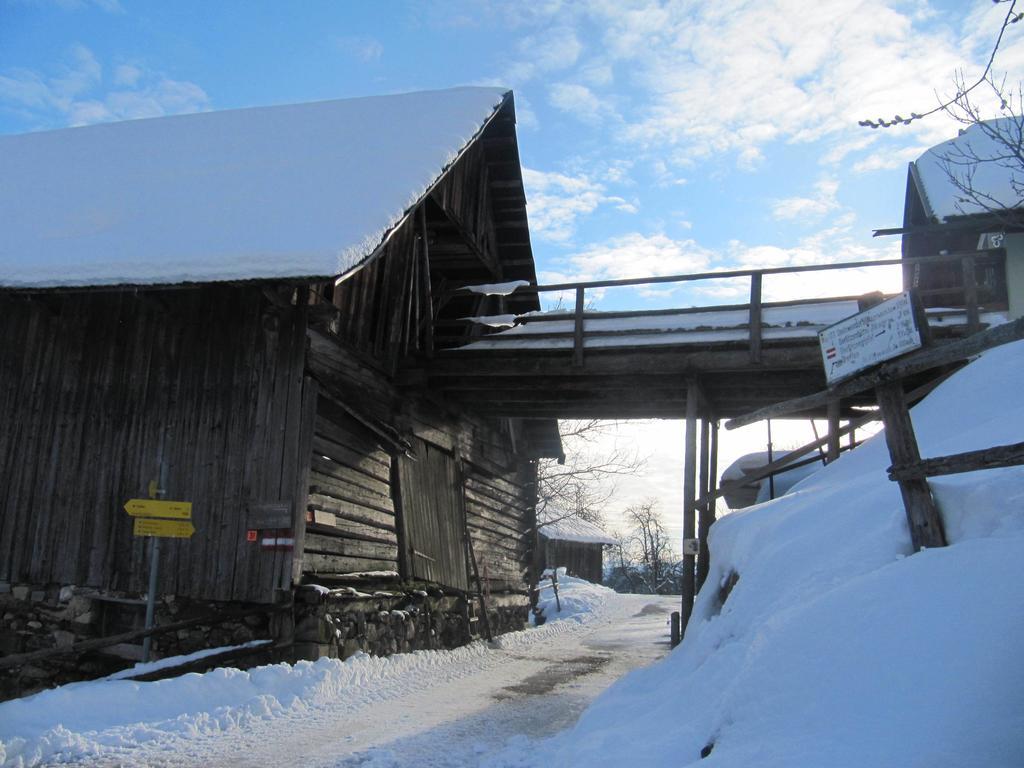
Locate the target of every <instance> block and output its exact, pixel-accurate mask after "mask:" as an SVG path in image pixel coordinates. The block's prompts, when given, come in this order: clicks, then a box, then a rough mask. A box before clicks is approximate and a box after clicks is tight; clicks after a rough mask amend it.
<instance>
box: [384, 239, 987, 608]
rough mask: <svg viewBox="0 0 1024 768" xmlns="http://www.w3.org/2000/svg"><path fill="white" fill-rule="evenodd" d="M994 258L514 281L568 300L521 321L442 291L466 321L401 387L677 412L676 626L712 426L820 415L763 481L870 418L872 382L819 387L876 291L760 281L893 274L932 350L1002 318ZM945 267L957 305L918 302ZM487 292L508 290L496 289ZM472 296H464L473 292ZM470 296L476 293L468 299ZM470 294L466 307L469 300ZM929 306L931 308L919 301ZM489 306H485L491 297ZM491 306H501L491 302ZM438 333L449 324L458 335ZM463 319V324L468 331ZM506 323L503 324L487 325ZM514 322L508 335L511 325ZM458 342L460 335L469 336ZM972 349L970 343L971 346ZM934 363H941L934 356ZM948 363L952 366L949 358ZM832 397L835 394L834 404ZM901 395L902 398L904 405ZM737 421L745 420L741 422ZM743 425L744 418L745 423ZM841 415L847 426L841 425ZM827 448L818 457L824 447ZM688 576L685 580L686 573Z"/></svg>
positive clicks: (589, 409) (593, 408) (713, 467)
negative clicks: (680, 459) (592, 299)
mask: <svg viewBox="0 0 1024 768" xmlns="http://www.w3.org/2000/svg"><path fill="white" fill-rule="evenodd" d="M1001 255H1002V254H1001V252H999V253H993V252H985V251H983V252H970V253H954V254H942V255H937V256H929V257H923V258H916V259H883V260H874V261H861V262H843V263H835V264H821V265H810V266H802V267H779V268H771V269H751V270H731V271H721V272H705V273H699V274H690V275H672V276H666V277H653V278H637V279H630V280H602V281H592V282H585V283H561V284H552V285H539V286H531V285H521V286H516V287H515V288H514V291H515V293H516V294H531V293H532V294H538V295H539V294H544V293H562V294H564V293H565V292H571V293H572V294H573V295H574V296H575V305H574V307H573V310H572V311H571V312H570V311H563V312H548V313H529V314H526V315H520V316H515V317H513V316H486V317H479V315H480V314H481V309H482V308H483V307H484V306H486V305H487V303H486V302H485V301H484V299H483V298H481V296H483V295H486V294H487V293H488V292H489V290H488V289H487V287H481V286H467V287H466V288H463V289H461V290H459V291H456V292H454V293H450V294H448V295H446V296H444V297H441V303H440V308H443V307H444V306H445V303H446V302H449V301H450V302H454V303H458V302H461V306H463V307H465V308H466V311H467V312H470V313H471V314H472V317H466V318H463V319H462V320H461V321H454V320H452V319H450V318H451V317H452V314H451V311H450V310H451V307H449V308H448V312H447V313H446V317H447V318H449V319H447V320H445V321H441V323H440V324H439V327H436V328H435V329H434V332H435V337H436V338H437V339H438V340H439V342H440V343H438V344H437V349H436V351H435V352H434V353H433V356H432V359H431V360H429V361H428V362H427V363H426V365H425V366H424V367H421V368H419V369H417V370H416V371H415V373H410V374H408V375H406V376H405V377H404V379H403V378H402V377H399V381H400V382H403V383H405V384H406V385H410V386H424V385H426V386H428V387H429V389H430V390H431V391H434V392H440V393H442V394H443V396H444V397H445V398H446V399H450V400H452V401H456V402H459V403H461V404H464V405H466V406H469V407H472V408H476V409H478V410H480V411H481V412H482V413H485V414H487V415H491V416H508V417H520V418H524V419H551V418H603V419H624V418H681V419H685V422H686V432H685V441H684V445H685V457H684V469H683V503H684V508H683V562H684V578H683V597H682V611H683V624H684V626H685V623H686V619H687V618H688V617H689V614H690V611H691V610H692V605H693V598H694V596H695V594H696V591H697V590H698V589H699V588H700V585H701V584H702V583H703V581H704V579H705V578H706V576H707V573H708V567H709V561H708V555H707V537H708V531H709V529H710V527H711V524H712V523H713V522H714V519H715V499H717V497H718V496H719V495H721V492H722V491H721V489H720V488H718V487H717V474H718V471H717V455H718V430H719V420H720V419H730V418H731V419H733V421H734V423H739V422H740V421H745V422H748V423H749V422H750V421H752V420H756V419H757V418H763V415H759V416H757V417H756V418H753V419H752V418H751V417H750V416H749V415H750V414H751V413H755V414H769V413H770V412H771V409H772V408H773V407H775V408H777V404H779V403H782V402H783V401H789V402H790V403H800V404H802V407H800V408H793V407H787V408H785V409H779V408H777V412H778V413H779V414H781V415H783V416H784V417H785V418H801V419H806V418H826V419H827V420H828V425H829V426H828V433H827V435H826V436H825V437H824V438H822V439H821V440H818V441H816V443H811V444H809V445H808V446H804V447H803V448H801V449H798V450H797V451H792V452H790V453H789V455H788V456H787V457H786V459H784V460H782V461H778V462H774V463H771V464H770V465H769V467H767V468H766V470H765V475H767V474H770V473H772V472H776V471H780V470H781V469H783V468H784V465H786V464H788V466H787V467H786V468H789V467H791V466H792V463H791V462H792V461H793V460H794V459H795V458H796V457H798V456H800V455H806V454H807V453H810V452H811V451H813V450H815V448H817V449H819V450H821V451H822V452H823V454H824V455H825V456H826V458H827V460H829V461H831V460H834V459H836V458H837V457H838V455H839V453H840V451H841V450H842V448H841V446H840V436H841V435H843V434H846V433H848V432H852V431H853V430H854V429H856V428H857V427H859V426H862V425H864V424H866V423H867V422H868V421H871V420H873V419H875V418H877V412H876V411H865V410H864V407H865V406H874V405H875V392H874V390H873V389H871V388H870V387H864V388H856V387H848V388H846V389H845V390H842V389H835V388H834V389H832V390H827V389H826V380H825V375H824V365H823V362H822V357H821V351H820V347H819V343H818V332H819V331H820V330H822V329H823V328H825V327H827V326H829V325H831V324H833V323H835V322H838V321H839V320H842V319H844V318H846V317H849V316H851V315H853V314H856V313H857V312H858V311H860V310H861V309H864V308H866V307H867V306H870V305H872V304H875V303H878V302H880V301H882V300H884V299H885V298H887V297H886V296H885V295H883V294H882V293H880V292H878V293H874V294H868V295H861V296H837V297H832V298H813V299H799V300H791V301H777V302H765V301H763V288H764V282H765V278H766V277H772V276H779V275H800V274H804V273H812V272H828V273H832V274H834V275H835V276H836V282H837V284H841V280H842V274H843V272H844V271H846V270H852V269H858V270H859V269H864V268H884V267H889V268H892V267H896V268H899V269H900V270H901V272H902V278H903V284H904V286H906V287H908V288H910V289H914V290H915V292H916V293H917V297H918V302H917V306H918V308H919V317H918V318H917V320H918V327H919V328H920V329H921V330H922V335H923V336H925V337H926V339H925V341H926V342H927V343H929V344H933V345H935V346H939V345H941V344H942V343H944V342H946V343H950V344H956V342H957V340H958V339H960V338H962V337H966V336H970V335H972V334H975V333H976V332H977V331H979V330H980V329H982V328H983V327H985V326H987V325H989V324H991V323H996V322H1001V321H1002V320H1003V319H1004V318H1005V314H1003V313H1004V312H1005V309H1006V307H1005V305H1003V306H996V305H992V304H987V305H984V306H983V305H982V303H981V302H980V301H979V285H978V282H977V280H976V274H977V272H976V267H977V265H978V263H979V262H981V263H984V262H985V260H986V259H991V258H998V257H1000V256H1001ZM931 262H952V266H953V267H956V266H957V262H960V265H961V267H962V268H961V269H960V270H957V271H959V272H960V273H961V274H962V276H963V281H962V285H961V286H959V289H958V291H959V293H961V294H962V301H960V302H950V301H949V293H950V289H949V287H948V286H946V287H943V288H942V301H943V303H946V304H949V303H954V304H957V305H958V306H955V307H953V308H950V307H948V306H946V307H935V308H931V309H928V310H925V309H923V308H921V302H920V299H922V298H924V299H927V293H928V292H927V291H917V290H916V287H915V286H914V277H913V276H914V275H916V274H917V273H918V271H919V270H918V267H919V266H920V265H921V264H922V263H931ZM727 278H731V279H740V280H746V281H747V284H748V285H747V287H748V290H749V301H748V302H747V303H744V304H731V305H719V306H708V307H695V308H687V309H672V310H644V311H627V312H595V311H591V310H588V309H587V292H588V291H597V290H600V289H607V288H616V287H624V286H648V287H650V286H664V285H666V284H670V285H676V284H682V283H698V282H701V281H713V280H723V279H727ZM493 290H494V292H493V293H491V295H492V296H494V295H498V296H503V295H507V293H510V292H511V291H510V290H509V287H508V286H494V289H493ZM469 294H472V295H473V296H470V295H469ZM474 296H475V297H476V298H473V297H474ZM467 299H471V303H468V302H467ZM925 303H927V301H926V302H925ZM490 306H491V307H493V306H494V302H491V305H490ZM497 308H498V310H499V312H500V311H501V309H502V308H503V303H502V299H499V300H498V302H497ZM460 323H461V325H462V328H461V329H459V330H461V336H460V334H459V333H458V332H456V333H455V334H453V336H452V338H450V339H447V343H445V338H444V336H443V330H444V327H445V325H446V326H447V327H455V328H456V329H458V326H459V324H460ZM468 324H471V326H470V327H471V328H472V330H470V331H469V332H468V333H467V332H466V326H467V325H468ZM495 325H504V326H506V327H507V330H494V327H493V326H495ZM508 326H511V327H508ZM467 337H468V338H467ZM968 341H969V340H968ZM936 359H938V358H936ZM960 359H962V357H959V358H958V357H950V358H949V359H944V360H943V361H942V362H936V363H935V364H934V365H929V364H926V365H923V366H917V367H914V368H912V369H910V370H908V371H907V372H906V374H905V375H903V376H901V380H902V382H903V384H902V385H899V386H901V387H902V386H905V387H906V388H907V389H908V390H909V393H908V395H907V399H908V400H912V399H914V398H918V397H922V396H923V395H924V394H926V393H927V392H928V391H930V389H931V387H933V386H934V385H935V384H936V383H937V382H938V381H940V380H941V378H942V377H943V376H944V375H946V374H947V373H948V371H949V370H950V368H951V367H953V366H955V365H958V364H959V360H960ZM950 360H955V361H956V362H953V363H951V362H950ZM833 395H834V396H833ZM903 397H904V395H903V392H902V389H901V391H900V393H899V398H900V400H901V401H902V399H903ZM735 417H741V418H739V419H737V418H735ZM742 417H746V418H742ZM843 419H845V420H847V421H848V423H847V425H846V427H842V426H841V420H843ZM826 449H827V450H826ZM686 574H689V577H687V576H686Z"/></svg>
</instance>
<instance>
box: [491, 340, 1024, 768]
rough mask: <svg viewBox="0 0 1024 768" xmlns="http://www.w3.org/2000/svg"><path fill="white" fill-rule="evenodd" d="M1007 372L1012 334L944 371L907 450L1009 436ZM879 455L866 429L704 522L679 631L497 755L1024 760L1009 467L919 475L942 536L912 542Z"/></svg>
mask: <svg viewBox="0 0 1024 768" xmlns="http://www.w3.org/2000/svg"><path fill="white" fill-rule="evenodd" d="M1022 383H1024V342H1018V343H1016V344H1013V345H1008V346H1005V347H1001V348H998V349H994V350H992V351H990V352H988V353H987V354H985V355H984V356H983V357H982V358H981V359H980V360H978V361H975V362H974V363H972V364H971V365H970V366H968V367H967V368H965V369H964V370H962V371H961V372H959V373H958V374H956V375H955V376H953V377H952V378H950V379H949V380H948V381H946V382H945V383H944V384H942V385H941V386H940V387H939V388H937V389H936V390H935V392H933V393H932V394H931V395H930V396H929V397H928V398H927V399H926V400H925V401H924V402H922V403H921V404H919V405H918V406H917V407H916V408H914V409H913V420H914V426H915V430H916V432H917V436H918V440H919V442H920V444H921V449H922V451H921V452H922V455H924V456H938V455H945V454H951V453H957V452H960V451H967V450H973V449H980V448H987V447H991V446H993V445H1000V444H1007V443H1015V442H1018V441H1020V440H1021V439H1022V437H1024V399H1022V398H1021V397H1020V387H1021V384H1022ZM889 463H890V462H889V457H888V452H887V451H886V447H885V443H884V435H878V436H876V437H874V438H873V439H872V440H870V441H868V442H867V443H865V444H864V445H863V446H861V447H860V448H858V449H857V450H856V451H854V452H852V453H850V454H846V455H844V456H843V458H841V459H840V460H839V461H837V462H835V463H833V464H831V465H829V466H827V467H825V468H823V469H822V470H820V471H819V472H816V473H815V474H814V475H812V476H811V477H809V478H807V479H806V480H804V481H803V482H802V483H800V484H798V485H797V486H795V487H794V489H793V490H792V492H791V493H790V494H789V495H787V496H784V497H782V498H780V499H776V500H775V501H773V502H768V503H766V504H762V505H760V506H757V507H751V508H749V509H748V510H745V511H743V512H739V513H736V514H733V515H730V516H728V517H726V518H723V519H722V520H720V521H719V522H718V523H716V524H715V526H714V528H713V529H712V536H711V542H710V545H711V551H712V571H711V576H710V577H709V579H708V583H707V585H706V587H705V589H703V590H702V591H701V593H700V595H699V597H698V600H697V604H696V606H695V610H694V616H693V619H692V621H691V624H690V627H689V628H688V630H687V633H686V637H685V639H684V642H683V644H682V645H681V646H680V647H679V648H678V649H676V650H675V651H674V652H673V653H671V654H670V655H669V656H668V657H667V658H666V659H665V660H664V661H663V662H661V663H659V664H656V665H653V666H651V667H648V668H647V669H644V670H640V671H637V672H635V673H633V674H631V675H629V676H628V677H626V678H624V679H623V680H621V681H619V682H618V683H617V684H616V685H615V686H613V687H612V688H611V689H609V690H608V691H607V692H606V693H605V694H604V695H603V696H602V697H601V698H599V699H598V700H597V701H596V702H595V703H594V705H593V706H591V707H590V708H589V709H588V710H587V712H586V713H584V715H583V716H582V717H581V718H580V721H579V723H578V724H577V725H576V726H575V727H574V728H573V729H571V730H570V731H568V732H566V733H564V734H560V735H559V736H556V737H555V738H554V739H552V740H549V741H546V742H544V743H542V744H539V745H535V746H534V748H533V749H531V750H530V752H529V754H528V755H525V756H524V754H522V753H520V754H513V753H511V752H509V753H506V754H504V755H502V756H499V757H496V758H495V760H494V761H492V764H494V765H502V766H507V765H538V766H552V767H553V766H572V765H587V766H622V765H638V766H640V765H642V766H669V765H671V766H685V765H696V764H698V763H699V764H700V765H701V766H705V765H706V766H708V768H712V767H713V766H720V767H721V766H730V767H732V766H737V767H738V766H758V768H770V767H771V766H779V767H780V768H781V766H786V767H787V768H792V767H794V766H800V767H804V766H806V767H808V768H809V767H811V766H815V767H817V766H828V767H829V768H845V767H846V766H849V767H850V768H855V767H856V768H862V767H863V766H872V768H878V767H879V766H892V767H893V768H896V767H897V766H899V767H900V768H905V767H907V766H922V767H923V766H929V768H933V767H935V766H949V767H952V766H957V767H958V768H960V767H961V766H1006V767H1007V768H1009V766H1022V765H1024V655H1022V653H1021V648H1022V638H1024V467H1013V468H1007V469H997V470H987V471H984V472H974V473H969V474H962V475H953V476H947V477H939V478H934V479H932V480H931V481H930V484H931V487H932V490H933V493H934V495H935V497H936V500H937V502H938V505H939V507H940V510H941V513H942V515H943V518H944V521H945V525H946V531H947V536H948V538H949V540H950V543H951V546H949V547H945V548H941V549H932V550H927V551H924V552H920V553H917V554H911V548H910V541H909V535H908V533H907V528H906V523H905V517H904V511H903V506H902V503H901V501H900V494H899V489H898V486H897V485H896V484H895V483H893V482H891V481H889V480H888V479H887V476H886V472H885V470H886V467H887V466H888V465H889ZM733 572H735V573H736V574H738V575H739V581H738V582H736V585H735V587H734V588H733V589H732V591H731V593H730V594H729V595H728V597H727V599H726V601H725V603H724V605H723V604H722V603H721V602H720V600H719V589H718V587H719V585H720V584H722V583H724V582H725V580H726V579H727V578H728V577H729V575H730V574H731V573H733ZM712 745H713V746H712ZM708 748H710V749H711V751H710V754H709V755H708V756H707V758H706V759H701V756H700V755H701V751H702V750H705V751H706V750H707V749H708Z"/></svg>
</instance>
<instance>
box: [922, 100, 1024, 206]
mask: <svg viewBox="0 0 1024 768" xmlns="http://www.w3.org/2000/svg"><path fill="white" fill-rule="evenodd" d="M1021 131H1022V126H1021V125H1020V121H1019V120H1018V119H1017V118H1013V117H1006V118H1000V119H997V120H988V121H986V122H985V123H983V124H977V125H972V126H970V127H969V128H967V129H966V130H965V131H963V132H962V133H961V134H960V135H959V136H957V137H956V138H954V139H950V140H949V141H944V142H942V143H941V144H938V145H936V146H934V147H932V148H931V149H929V150H928V151H927V152H925V153H924V154H923V155H921V156H920V157H919V158H918V159H917V160H915V161H914V162H913V163H912V164H911V165H912V168H911V179H913V180H914V182H915V184H916V187H917V191H918V195H919V196H920V198H921V203H922V205H923V207H924V209H925V212H926V214H927V215H928V217H929V218H931V219H935V220H938V221H939V222H946V221H948V220H949V219H951V218H955V217H958V216H972V215H978V214H986V213H991V212H992V211H993V210H1010V209H1013V208H1019V207H1021V203H1022V199H1021V194H1020V188H1021V186H1022V185H1024V168H1022V167H1021V164H1020V160H1019V158H1016V157H1009V159H1001V158H1007V156H1008V155H1010V154H1011V147H1012V146H1013V145H1014V144H1017V143H1019V141H1020V140H1021V138H1022V136H1021ZM999 137H1004V139H1003V140H1001V139H1000V138H999ZM973 160H979V161H980V162H972V161H973ZM964 163H966V164H967V165H964ZM968 170H970V173H972V174H973V175H972V176H971V185H972V186H973V187H974V188H975V189H976V190H977V191H978V192H979V193H981V195H982V196H984V199H985V200H986V201H987V202H988V205H987V206H983V205H981V204H980V203H979V202H978V201H976V200H971V199H965V197H964V193H963V191H962V190H960V189H959V188H958V187H957V186H956V184H954V183H953V181H952V180H951V179H950V173H949V172H950V171H952V172H953V173H954V174H956V175H957V176H962V175H963V173H964V172H966V171H968Z"/></svg>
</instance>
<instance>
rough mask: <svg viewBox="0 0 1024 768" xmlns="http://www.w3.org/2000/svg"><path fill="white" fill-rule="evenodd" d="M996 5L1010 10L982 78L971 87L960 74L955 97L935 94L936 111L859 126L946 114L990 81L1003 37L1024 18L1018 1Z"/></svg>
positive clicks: (864, 122)
mask: <svg viewBox="0 0 1024 768" xmlns="http://www.w3.org/2000/svg"><path fill="white" fill-rule="evenodd" d="M993 2H994V3H996V4H997V5H998V4H1001V3H1009V4H1010V9H1009V10H1008V11H1007V12H1006V16H1005V17H1004V18H1003V24H1002V26H1001V27H1000V28H999V34H998V35H997V36H996V42H995V45H993V46H992V52H991V54H989V57H988V63H987V64H985V69H984V71H983V72H982V73H981V76H980V77H979V78H978V79H977V80H975V81H974V82H973V83H972V84H971V85H966V84H965V83H964V77H963V73H960V75H959V77H958V79H959V81H960V84H961V85H960V87H958V88H957V90H956V92H955V93H954V95H953V96H952V97H950V98H948V99H946V100H944V101H943V100H942V98H941V97H940V96H939V95H938V93H936V94H935V96H936V98H937V99H939V101H940V103H939V105H938V106H937V107H935V108H934V109H930V110H928V111H927V112H921V113H920V114H919V113H917V112H911V113H910V117H901V116H900V115H896V116H894V117H893V118H892V119H891V120H886V119H885V118H884V117H880V118H878V119H877V120H870V119H869V120H861V121H859V122H858V125H861V126H863V127H865V128H891V127H892V126H894V125H910V123H912V122H914V121H915V120H920V119H921V118H923V117H928V116H929V115H934V114H935V113H936V112H945V111H946V110H948V109H949V108H950V107H951V106H953V105H955V104H956V103H957V101H958V100H960V99H963V98H966V97H968V96H969V95H970V94H971V92H972V91H974V89H975V88H978V87H980V86H981V85H982V84H983V83H985V82H988V81H989V80H990V77H989V75H990V73H991V71H992V64H993V62H994V61H995V58H996V53H997V52H998V51H999V46H1000V44H1001V43H1002V42H1003V35H1004V34H1006V30H1007V28H1008V27H1009V26H1010V25H1011V24H1016V23H1017V22H1018V21H1020V20H1021V18H1024V13H1017V10H1016V8H1017V0H993Z"/></svg>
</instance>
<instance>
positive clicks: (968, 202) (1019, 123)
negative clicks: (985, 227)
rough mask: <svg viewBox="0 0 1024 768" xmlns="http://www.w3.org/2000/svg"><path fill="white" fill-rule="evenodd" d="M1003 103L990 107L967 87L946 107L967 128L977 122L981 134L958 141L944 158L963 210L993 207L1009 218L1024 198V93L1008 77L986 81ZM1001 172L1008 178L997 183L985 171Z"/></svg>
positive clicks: (997, 100)
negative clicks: (1010, 212) (1014, 87)
mask: <svg viewBox="0 0 1024 768" xmlns="http://www.w3.org/2000/svg"><path fill="white" fill-rule="evenodd" d="M984 82H985V84H986V85H987V89H988V92H989V95H990V96H991V97H992V99H991V101H993V102H994V103H995V104H997V105H998V106H997V107H996V108H995V110H994V111H992V112H990V111H988V110H986V109H985V108H984V107H983V106H981V101H979V99H976V98H975V96H974V94H972V93H968V92H967V91H965V90H964V89H963V88H962V80H958V88H959V90H960V91H961V93H960V95H959V96H958V97H957V98H956V99H955V100H954V101H953V102H952V103H951V104H948V105H947V106H946V107H945V108H944V110H943V111H944V112H946V114H948V115H949V116H950V117H952V118H953V119H954V120H956V121H957V122H958V123H960V124H961V125H963V126H965V127H966V128H970V127H972V126H973V127H974V132H975V135H976V137H977V139H978V140H976V141H973V142H966V141H964V142H955V143H953V144H951V145H950V146H949V147H948V148H947V149H945V150H944V151H943V152H942V153H941V154H940V155H939V160H940V162H941V164H942V169H943V171H944V173H945V175H946V177H947V179H948V180H949V181H950V183H951V184H952V185H953V186H954V187H955V188H956V190H957V200H956V207H957V209H958V210H959V211H960V212H961V213H965V214H967V213H989V214H993V215H995V216H997V217H1000V218H1004V217H1005V212H1006V211H1008V210H1011V209H1013V208H1017V207H1020V206H1021V204H1022V203H1024V94H1022V90H1021V86H1020V85H1019V84H1018V85H1017V87H1016V89H1015V90H1011V89H1010V88H1008V87H1007V86H1006V81H1005V78H1004V79H1003V80H1002V81H1001V82H998V83H997V82H996V81H995V80H993V79H992V78H991V77H989V78H986V80H985V81H984ZM993 173H994V175H995V176H997V177H998V178H999V179H1000V180H1001V181H1002V183H1001V184H998V185H995V186H993V185H991V184H990V183H986V182H985V181H984V180H982V177H984V176H989V177H990V178H991V177H992V175H993Z"/></svg>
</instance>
